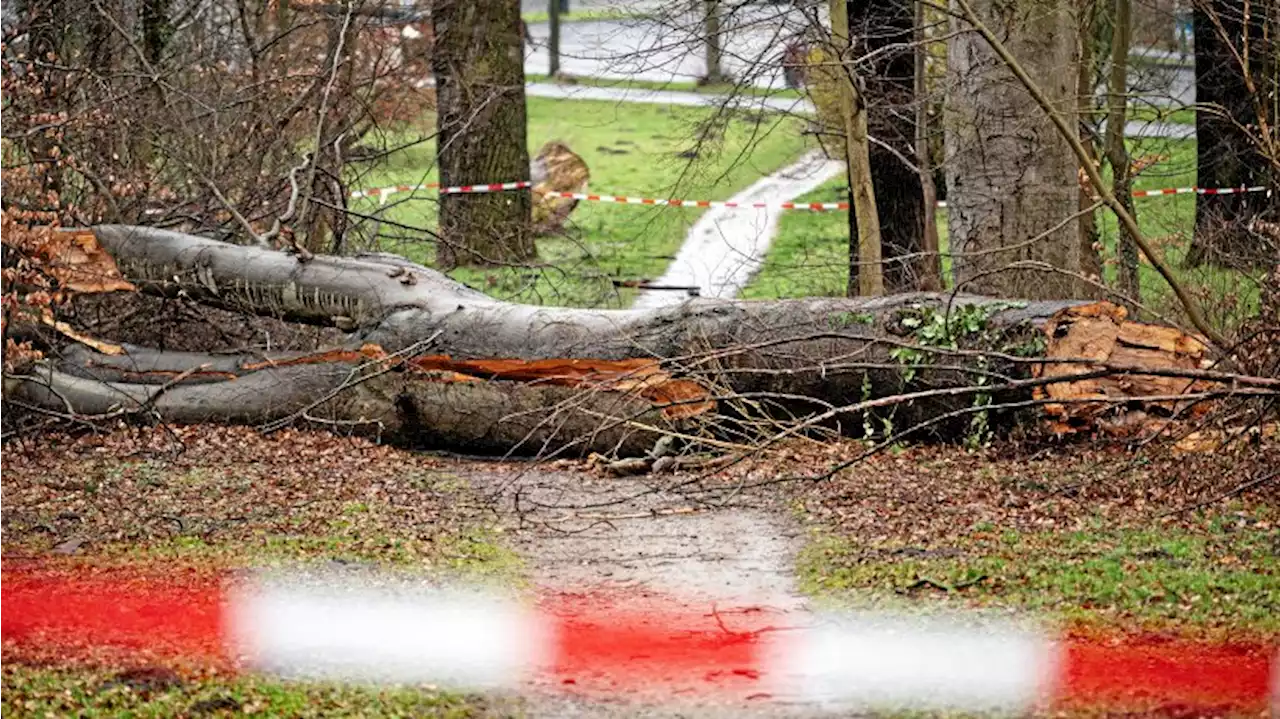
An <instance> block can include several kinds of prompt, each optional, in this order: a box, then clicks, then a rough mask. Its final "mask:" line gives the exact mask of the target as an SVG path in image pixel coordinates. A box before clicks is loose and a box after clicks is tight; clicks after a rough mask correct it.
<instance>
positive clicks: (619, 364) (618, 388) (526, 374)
mask: <svg viewBox="0 0 1280 719" xmlns="http://www.w3.org/2000/svg"><path fill="white" fill-rule="evenodd" d="M381 361H392V362H399V360H398V358H395V357H392V356H391V355H388V354H387V353H386V352H385V351H384V350H383V349H382V348H381V347H379V346H378V345H373V344H366V345H364V346H362V347H361V348H360V349H359V350H328V351H324V352H317V353H315V354H309V355H304V356H301V357H292V358H289V359H279V360H269V361H265V362H253V363H248V364H244V365H242V366H241V369H242V370H244V371H246V372H253V371H257V370H262V369H267V368H270V367H285V366H290V365H300V364H318V363H322V362H381ZM407 367H408V368H409V369H410V370H412V371H416V372H424V373H429V377H428V378H427V379H430V380H432V381H437V382H480V381H484V380H502V381H507V382H526V383H542V384H551V385H559V386H567V387H582V388H591V389H599V390H604V391H609V392H629V393H634V394H636V395H638V396H640V397H643V398H645V399H647V400H649V401H650V402H652V403H653V404H654V406H656V407H660V408H661V409H662V412H663V414H664V415H665V416H667V417H668V418H671V419H681V418H685V417H694V416H697V415H700V414H702V413H704V412H708V411H710V410H712V409H713V408H714V407H715V402H714V400H712V399H711V395H710V392H708V391H707V388H706V387H703V386H702V385H701V384H699V383H697V382H694V381H692V380H686V379H677V378H675V377H673V376H671V373H669V372H667V371H666V370H664V369H662V366H661V364H660V363H659V362H658V361H657V360H651V359H627V360H598V359H585V358H584V359H543V360H522V359H508V358H498V359H473V360H455V359H453V358H451V357H449V355H426V356H422V357H414V358H412V359H410V360H408V362H407Z"/></svg>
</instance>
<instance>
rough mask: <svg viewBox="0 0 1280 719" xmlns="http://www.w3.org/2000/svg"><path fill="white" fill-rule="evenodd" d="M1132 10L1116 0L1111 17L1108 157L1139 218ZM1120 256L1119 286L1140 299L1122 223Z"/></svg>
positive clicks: (1118, 191) (1114, 180)
mask: <svg viewBox="0 0 1280 719" xmlns="http://www.w3.org/2000/svg"><path fill="white" fill-rule="evenodd" d="M1132 14H1133V13H1132V7H1131V3H1130V0H1115V2H1114V5H1113V8H1112V21H1111V76H1110V80H1109V82H1108V87H1107V105H1108V107H1107V161H1108V162H1109V163H1110V164H1111V193H1112V194H1113V195H1115V196H1116V199H1118V200H1120V203H1121V204H1123V205H1124V209H1125V210H1126V211H1127V212H1128V213H1129V214H1130V215H1132V216H1133V217H1134V218H1137V216H1138V213H1137V211H1136V210H1135V209H1134V207H1133V189H1132V187H1133V182H1132V180H1131V179H1130V177H1129V170H1130V159H1129V149H1128V147H1126V146H1125V138H1124V125H1125V122H1126V120H1127V118H1128V113H1127V112H1126V110H1127V109H1128V107H1127V105H1128V102H1129V46H1130V36H1131V34H1132V30H1133V19H1132ZM1116 259H1117V260H1118V262H1117V263H1116V284H1115V286H1116V289H1118V290H1119V291H1120V295H1121V296H1122V297H1125V298H1128V299H1129V300H1130V301H1131V302H1132V303H1140V302H1141V301H1142V294H1141V287H1140V285H1139V283H1138V244H1137V242H1135V241H1134V239H1133V236H1132V235H1130V234H1129V231H1128V230H1127V229H1125V227H1124V225H1120V227H1119V231H1118V233H1117V234H1116ZM1130 306H1132V304H1131V305H1130Z"/></svg>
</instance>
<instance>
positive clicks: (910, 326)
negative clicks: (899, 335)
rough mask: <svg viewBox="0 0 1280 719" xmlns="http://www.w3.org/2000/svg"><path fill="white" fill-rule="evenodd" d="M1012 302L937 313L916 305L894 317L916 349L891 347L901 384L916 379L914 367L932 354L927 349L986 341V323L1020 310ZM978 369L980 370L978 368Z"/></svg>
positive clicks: (929, 308) (966, 307) (927, 360)
mask: <svg viewBox="0 0 1280 719" xmlns="http://www.w3.org/2000/svg"><path fill="white" fill-rule="evenodd" d="M1024 306H1025V304H1019V303H1016V302H989V303H986V304H965V305H959V306H956V307H952V308H951V309H950V311H949V312H948V311H945V310H943V311H940V310H938V309H937V308H935V307H933V306H931V305H917V306H915V307H912V308H911V309H909V310H906V311H904V312H903V313H902V314H900V315H899V317H898V324H899V325H901V326H902V327H903V328H904V329H906V330H908V331H910V336H911V339H912V342H913V343H914V344H916V345H920V346H919V347H894V348H893V349H891V350H889V356H891V357H893V358H894V359H895V360H897V361H898V362H901V363H902V364H903V365H906V366H905V367H903V370H902V372H903V381H904V382H911V380H912V379H914V378H915V376H916V368H915V367H914V365H921V364H927V363H928V362H929V361H930V360H931V359H932V357H933V355H934V353H933V352H931V351H930V350H929V348H938V349H948V350H954V349H958V348H959V346H960V342H961V341H962V340H965V339H968V338H986V337H987V336H988V333H987V320H989V319H991V316H992V315H994V314H995V313H997V312H1000V311H1002V310H1007V309H1010V308H1014V307H1024ZM980 369H981V368H980Z"/></svg>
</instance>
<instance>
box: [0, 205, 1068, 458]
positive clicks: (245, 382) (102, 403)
mask: <svg viewBox="0 0 1280 719" xmlns="http://www.w3.org/2000/svg"><path fill="white" fill-rule="evenodd" d="M94 234H95V235H96V237H97V239H98V242H99V243H100V244H101V245H102V247H103V248H104V249H105V250H106V251H107V252H108V253H109V254H110V255H112V256H113V257H114V258H115V260H116V264H117V266H118V267H119V268H120V270H121V271H122V272H123V273H124V275H125V277H126V278H128V279H129V280H130V281H131V282H133V283H134V284H135V285H137V286H138V288H139V289H140V290H141V291H142V292H145V293H148V294H159V295H165V296H185V297H188V298H190V299H193V300H196V301H199V302H202V303H206V304H210V305H213V306H218V307H222V308H226V309H231V310H236V311H240V312H252V313H257V314H260V315H268V316H275V317H280V318H285V319H289V320H292V321H294V322H305V323H311V324H317V325H329V326H337V327H341V328H345V329H347V330H348V331H349V332H350V338H351V339H350V342H348V343H347V344H346V348H347V349H348V350H355V349H358V348H361V347H363V346H365V345H368V344H376V345H378V346H379V347H380V348H381V349H382V350H383V351H385V352H389V353H396V352H404V353H406V358H407V357H408V356H409V354H410V353H411V354H412V355H415V356H421V355H433V356H439V355H447V356H448V357H449V358H450V361H463V360H499V359H500V360H524V361H533V360H550V359H556V360H559V359H579V360H582V359H590V360H615V361H620V360H630V361H632V362H635V361H639V360H656V361H657V362H658V363H660V367H661V370H662V372H663V373H664V376H669V377H670V378H672V379H676V380H692V381H693V382H696V383H698V385H700V386H701V387H704V388H706V391H707V393H708V394H709V395H710V397H711V398H712V399H714V400H715V401H716V403H715V404H716V411H710V412H702V413H699V414H697V415H696V416H692V417H687V416H686V417H683V418H672V417H668V416H667V415H668V413H666V412H664V411H661V409H659V408H658V407H656V406H655V404H654V403H653V402H651V401H650V400H648V399H645V398H642V397H640V396H638V394H637V393H636V392H634V391H628V390H625V389H619V388H618V387H617V386H616V385H611V386H608V387H603V386H600V385H596V386H593V387H589V386H565V385H564V384H556V383H555V382H546V381H537V380H534V381H511V380H509V379H502V378H498V379H494V378H492V377H479V378H473V380H471V381H456V380H450V379H449V377H447V376H442V374H441V373H438V372H436V373H432V372H423V371H419V370H414V369H412V368H409V369H406V367H404V366H398V367H397V366H393V365H391V364H388V363H385V362H384V363H378V362H373V361H365V360H364V358H362V357H361V356H359V355H357V354H356V353H355V352H352V351H349V352H348V353H347V355H346V356H345V357H339V358H335V359H333V360H331V361H319V360H318V359H317V356H316V355H314V354H312V355H306V353H299V352H294V353H290V354H274V355H270V356H264V355H262V354H252V355H249V354H245V355H230V356H229V355H214V354H203V353H187V352H161V351H157V350H148V349H145V348H138V347H128V346H126V347H124V353H123V354H121V355H116V356H111V355H105V354H100V353H98V352H94V351H91V350H88V349H86V348H84V347H77V348H74V349H73V350H72V351H70V352H67V353H65V354H64V355H63V356H62V357H61V358H60V359H59V360H56V361H47V362H45V363H44V364H42V365H39V366H37V368H36V369H35V370H34V372H33V373H32V374H31V375H30V376H28V377H27V378H26V379H25V380H22V379H19V380H13V379H12V378H10V380H7V381H6V384H7V385H8V386H6V398H8V399H18V400H20V401H23V402H26V403H29V404H32V405H36V406H38V407H42V408H44V409H46V410H49V411H55V412H62V413H70V414H80V415H103V414H110V413H112V412H115V413H119V414H130V415H141V416H143V417H152V418H154V417H159V418H161V419H164V420H168V421H174V422H197V421H211V420H212V421H225V422H245V423H253V424H263V423H270V422H278V421H281V420H289V419H294V420H303V421H308V422H312V423H317V424H321V425H328V426H334V427H340V428H344V429H348V430H350V431H355V432H361V433H366V434H376V435H378V436H381V437H383V438H386V439H389V440H391V441H395V442H398V443H401V444H406V445H413V446H448V447H452V448H455V449H459V448H460V449H466V450H470V451H483V452H509V451H514V452H518V453H525V454H533V453H539V452H546V451H549V450H559V449H566V448H567V449H569V450H572V451H574V452H585V451H597V452H615V453H619V454H637V453H643V451H644V448H646V447H648V446H651V445H652V442H653V441H654V440H655V439H656V438H657V437H658V436H660V435H659V433H660V432H663V431H676V432H679V433H681V434H686V435H691V436H698V437H708V438H711V437H720V438H723V437H726V436H736V437H737V438H738V439H736V440H734V441H747V440H746V439H744V438H743V435H742V432H744V431H746V430H743V429H742V427H743V426H745V425H746V424H749V423H750V420H752V419H755V418H760V417H761V416H763V415H774V416H778V415H783V416H788V417H804V416H806V415H811V414H814V413H820V412H823V411H826V410H829V409H831V408H832V407H839V406H842V405H846V404H853V403H857V402H859V401H862V400H866V399H868V398H874V397H884V396H890V395H895V394H899V393H902V392H905V391H917V390H927V389H931V388H942V387H966V386H970V385H973V384H975V383H976V381H977V377H978V376H985V377H986V378H987V380H986V381H987V383H988V384H996V383H999V382H1000V381H1001V380H1002V379H1005V378H1021V377H1026V376H1027V375H1028V374H1029V373H1030V366H1029V365H1028V364H1026V363H1022V362H1018V361H1016V360H1014V359H1012V358H1009V357H1007V356H1004V355H1003V354H993V355H986V356H984V357H982V358H981V360H980V361H978V362H977V363H975V361H974V357H973V356H972V355H966V354H964V351H965V350H966V349H970V350H973V349H977V350H993V351H996V352H999V353H1019V352H1022V353H1032V354H1033V353H1034V352H1033V351H1030V352H1028V349H1029V348H1031V349H1032V350H1033V349H1034V348H1035V347H1037V346H1038V345H1037V342H1038V341H1041V340H1042V334H1041V330H1040V329H1038V328H1039V327H1040V326H1041V325H1042V324H1043V322H1044V321H1045V320H1047V319H1048V318H1049V317H1051V316H1052V315H1053V313H1054V312H1056V311H1058V310H1060V309H1062V308H1063V307H1066V306H1069V305H1071V304H1073V303H1072V302H1061V301H1049V302H1039V301H1032V302H1016V303H1005V302H999V301H996V300H991V299H989V298H985V297H979V296H971V295H959V296H951V295H947V294H931V293H915V294H906V295H894V296H888V297H878V298H857V299H844V298H815V299H804V300H788V301H756V302H752V301H727V300H711V299H692V300H689V301H687V302H685V303H683V304H681V305H679V306H676V307H673V308H664V309H658V310H588V309H571V308H554V307H540V306H533V305H521V304H513V303H508V302H503V301H499V300H495V299H493V298H490V297H488V296H486V295H484V294H482V293H480V292H477V291H475V290H472V289H470V288H468V287H465V286H463V285H461V284H459V283H457V282H455V281H453V280H451V279H449V278H448V277H446V276H444V275H442V274H440V273H438V272H436V271H434V270H431V269H429V268H426V267H422V266H419V265H414V264H412V263H408V262H406V261H403V260H395V261H393V260H391V259H389V258H381V257H379V258H374V259H352V258H335V257H323V256H317V257H315V258H314V259H311V260H309V261H305V262H304V261H301V260H300V259H299V258H298V257H296V256H294V255H291V254H286V253H284V252H276V251H271V250H265V249H260V248H256V247H243V246H236V245H229V244H224V243H221V242H218V241H215V240H209V239H205V238H200V237H195V236H191V235H185V234H180V233H175V232H168V231H164V230H157V229H152V228H142V227H129V226H101V227H97V228H94ZM975 316H976V317H979V318H980V319H979V321H978V322H977V323H976V324H975V322H974V321H973V319H972V318H974V317H975ZM966 318H968V319H966ZM948 326H949V327H951V330H950V331H949V332H950V334H949V336H948V338H947V339H945V340H944V341H937V340H938V338H937V332H938V331H939V329H938V328H939V327H948ZM922 327H923V328H929V327H932V328H933V330H932V332H933V334H931V335H929V334H924V333H923V330H922V329H921V328H922ZM932 345H936V346H932ZM1039 346H1042V345H1039ZM904 352H905V353H906V354H905V355H904ZM308 357H310V359H307V358H308ZM301 360H306V361H305V362H304V361H301ZM444 374H445V375H447V374H448V373H444ZM972 401H973V397H972V395H957V396H939V397H935V398H929V399H920V400H918V401H916V402H914V403H908V404H903V405H896V406H895V407H894V408H893V410H892V411H893V412H894V416H893V422H894V423H895V424H896V425H897V426H899V427H905V426H908V425H909V424H910V423H914V422H918V421H922V420H925V419H929V418H932V417H937V416H939V415H942V414H945V413H947V412H950V411H953V410H955V409H956V408H957V407H964V406H968V405H969V404H972ZM862 419H863V418H861V417H852V416H850V417H844V416H841V415H836V416H835V417H834V418H833V421H832V422H830V423H828V424H834V425H838V426H837V427H835V428H837V429H853V428H855V427H856V428H861V426H862ZM730 425H732V428H729V427H730ZM735 432H736V433H737V434H736V435H734V434H733V433H735ZM718 441H722V442H723V439H721V440H718Z"/></svg>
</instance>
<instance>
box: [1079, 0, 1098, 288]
mask: <svg viewBox="0 0 1280 719" xmlns="http://www.w3.org/2000/svg"><path fill="white" fill-rule="evenodd" d="M1098 4H1099V3H1098V0H1083V1H1082V2H1081V3H1080V4H1079V6H1078V7H1077V10H1076V12H1077V13H1078V15H1079V23H1080V25H1079V27H1080V29H1079V35H1080V65H1079V67H1078V74H1077V79H1076V88H1077V96H1078V97H1079V100H1080V102H1079V109H1078V112H1079V114H1080V118H1079V127H1080V144H1081V145H1083V146H1084V148H1085V150H1086V151H1087V152H1088V155H1089V161H1090V162H1092V163H1094V164H1095V165H1096V164H1097V161H1098V154H1099V150H1098V140H1097V135H1096V134H1095V132H1094V124H1095V123H1094V120H1095V118H1096V107H1095V104H1094V103H1095V94H1094V89H1095V87H1096V86H1097V75H1096V74H1095V73H1096V72H1097V68H1096V66H1095V65H1096V63H1095V59H1096V58H1097V55H1098V50H1097V48H1098V42H1099V41H1098V30H1099V24H1100V23H1099V22H1098V16H1099V11H1098V10H1099V8H1098ZM1094 203H1095V199H1094V192H1093V189H1092V188H1091V187H1090V186H1089V183H1088V182H1086V181H1084V180H1083V178H1081V182H1080V220H1079V225H1080V270H1081V271H1082V272H1083V273H1084V275H1085V276H1086V277H1090V278H1093V280H1094V281H1095V282H1102V281H1103V277H1102V255H1101V253H1100V251H1099V248H1100V247H1101V245H1102V240H1101V237H1100V236H1099V234H1098V211H1097V210H1096V209H1092V208H1093V205H1094Z"/></svg>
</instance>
